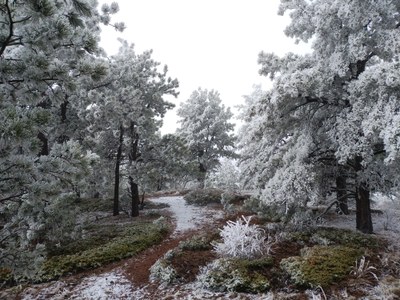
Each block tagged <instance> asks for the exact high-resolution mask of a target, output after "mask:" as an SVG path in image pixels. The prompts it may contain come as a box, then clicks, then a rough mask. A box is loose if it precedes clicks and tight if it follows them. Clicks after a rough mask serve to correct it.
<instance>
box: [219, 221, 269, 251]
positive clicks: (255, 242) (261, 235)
mask: <svg viewBox="0 0 400 300" xmlns="http://www.w3.org/2000/svg"><path fill="white" fill-rule="evenodd" d="M250 220H251V217H249V218H246V217H244V216H242V219H239V220H237V221H236V222H233V221H228V222H227V224H226V225H225V226H224V227H223V229H221V231H220V235H221V237H222V242H216V243H213V246H214V250H215V251H216V252H217V253H218V254H220V255H221V256H225V257H239V258H254V257H256V256H258V255H261V254H262V253H263V252H264V251H265V250H266V238H267V237H266V234H265V231H264V230H263V229H262V228H260V227H259V226H257V225H252V224H250Z"/></svg>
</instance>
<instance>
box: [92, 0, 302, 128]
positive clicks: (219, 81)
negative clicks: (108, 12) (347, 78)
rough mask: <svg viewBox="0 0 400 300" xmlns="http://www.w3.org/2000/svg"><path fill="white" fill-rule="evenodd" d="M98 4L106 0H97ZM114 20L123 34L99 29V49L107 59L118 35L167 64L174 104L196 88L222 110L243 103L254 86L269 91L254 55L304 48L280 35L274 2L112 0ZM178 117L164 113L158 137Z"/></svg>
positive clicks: (283, 22) (173, 125) (284, 22)
mask: <svg viewBox="0 0 400 300" xmlns="http://www.w3.org/2000/svg"><path fill="white" fill-rule="evenodd" d="M99 2H100V6H101V5H102V4H103V3H111V1H105V0H100V1H99ZM116 2H118V3H119V7H120V11H119V13H118V14H117V15H114V16H113V20H115V21H123V22H125V24H126V27H127V28H126V30H125V31H124V32H123V33H118V32H116V31H115V30H113V29H112V28H103V32H102V43H101V45H102V47H103V48H104V49H105V50H106V52H107V53H108V54H109V55H112V54H115V53H116V52H117V51H118V48H119V42H118V41H117V37H122V38H123V39H125V40H127V41H128V42H130V43H134V44H135V48H136V52H137V53H141V52H143V51H144V50H148V49H153V51H154V52H153V58H154V59H155V60H156V61H159V62H160V63H161V64H162V65H165V64H166V65H168V68H169V75H170V76H171V77H172V78H177V79H178V80H179V84H180V88H179V91H180V95H179V97H178V98H177V99H176V100H175V99H174V100H173V102H174V103H175V104H176V105H177V107H178V106H179V103H180V102H181V101H186V100H187V99H188V98H189V96H190V94H191V93H192V92H193V91H194V90H196V89H197V88H198V87H202V88H204V89H209V90H211V89H214V90H217V91H218V92H219V93H220V95H221V99H222V101H223V102H224V104H225V105H226V106H230V107H231V108H232V111H234V112H235V109H234V107H235V106H237V105H239V104H242V103H243V97H242V96H243V95H248V94H250V93H251V92H252V87H253V85H254V84H262V85H263V87H264V88H267V87H268V84H269V83H268V81H267V79H266V78H265V77H261V76H259V75H258V69H259V66H258V64H257V57H258V53H259V52H261V51H262V50H263V51H265V52H274V53H276V54H278V55H283V54H284V53H287V52H289V51H292V52H304V51H306V48H307V47H305V46H304V45H295V44H294V41H293V40H292V39H290V38H288V37H286V36H285V35H284V33H283V30H284V28H285V26H286V25H287V24H288V23H289V18H288V17H287V16H284V17H282V16H278V15H277V11H278V5H279V0H168V1H167V0H117V1H116ZM176 120H177V117H176V115H175V112H174V111H171V112H169V113H168V114H167V116H166V118H165V121H164V123H165V125H164V128H163V130H162V132H163V133H170V132H174V131H175V129H176V127H177V125H176Z"/></svg>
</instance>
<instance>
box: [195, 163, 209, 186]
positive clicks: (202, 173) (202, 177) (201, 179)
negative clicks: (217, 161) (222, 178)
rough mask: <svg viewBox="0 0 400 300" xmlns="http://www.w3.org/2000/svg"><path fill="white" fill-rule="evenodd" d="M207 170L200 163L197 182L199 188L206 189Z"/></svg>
mask: <svg viewBox="0 0 400 300" xmlns="http://www.w3.org/2000/svg"><path fill="white" fill-rule="evenodd" d="M206 174H207V169H206V167H205V166H204V164H202V163H199V176H197V181H198V182H199V188H200V189H204V182H205V180H206Z"/></svg>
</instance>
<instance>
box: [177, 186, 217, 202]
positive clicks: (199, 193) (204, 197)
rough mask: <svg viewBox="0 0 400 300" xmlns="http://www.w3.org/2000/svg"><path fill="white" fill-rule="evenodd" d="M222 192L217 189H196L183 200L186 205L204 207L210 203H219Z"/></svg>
mask: <svg viewBox="0 0 400 300" xmlns="http://www.w3.org/2000/svg"><path fill="white" fill-rule="evenodd" d="M222 193H223V191H222V190H219V189H213V188H208V189H196V190H193V191H191V192H189V193H187V194H186V195H185V196H183V198H184V199H185V201H186V203H187V204H192V205H198V206H205V205H207V204H210V203H220V202H221V195H222Z"/></svg>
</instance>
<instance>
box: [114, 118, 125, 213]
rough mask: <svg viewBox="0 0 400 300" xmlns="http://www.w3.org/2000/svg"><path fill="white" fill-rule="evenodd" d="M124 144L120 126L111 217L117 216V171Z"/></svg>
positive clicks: (122, 131)
mask: <svg viewBox="0 0 400 300" xmlns="http://www.w3.org/2000/svg"><path fill="white" fill-rule="evenodd" d="M123 143H124V128H123V126H122V125H121V126H120V128H119V144H118V150H117V158H116V161H115V172H114V176H115V178H114V205H113V215H114V216H117V215H119V169H120V166H121V161H122V146H123Z"/></svg>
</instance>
